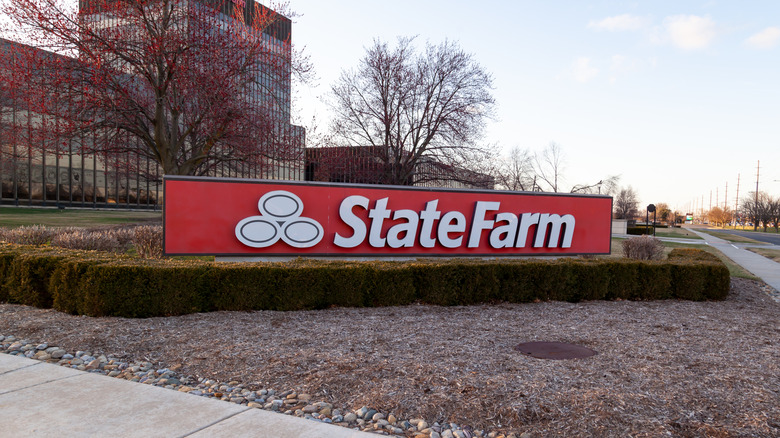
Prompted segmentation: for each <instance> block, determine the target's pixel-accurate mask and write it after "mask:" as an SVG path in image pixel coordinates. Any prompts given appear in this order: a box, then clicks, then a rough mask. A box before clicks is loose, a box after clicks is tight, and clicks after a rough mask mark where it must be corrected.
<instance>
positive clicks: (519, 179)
mask: <svg viewBox="0 0 780 438" xmlns="http://www.w3.org/2000/svg"><path fill="white" fill-rule="evenodd" d="M495 174H496V184H497V185H498V186H499V187H500V188H502V189H504V190H515V191H518V190H519V191H530V190H533V184H534V181H535V176H536V174H535V173H534V161H533V154H531V152H530V151H528V149H521V148H520V147H519V146H515V147H513V148H512V149H511V150H510V151H509V156H508V157H507V158H506V159H504V160H501V161H500V162H499V163H498V164H497V166H496V172H495Z"/></svg>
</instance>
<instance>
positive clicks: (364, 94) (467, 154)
mask: <svg viewBox="0 0 780 438" xmlns="http://www.w3.org/2000/svg"><path fill="white" fill-rule="evenodd" d="M413 42H414V39H413V38H399V40H398V43H397V45H396V46H395V47H390V46H389V45H388V44H387V43H385V42H381V41H379V40H375V41H374V44H373V45H372V46H371V47H369V48H368V49H367V51H366V55H365V56H364V57H363V59H361V60H360V62H359V64H358V66H357V68H355V69H352V70H346V71H343V72H342V74H341V77H340V78H339V79H338V80H337V81H336V83H335V84H333V86H332V87H331V93H330V99H329V102H328V103H329V105H330V106H331V108H332V109H333V112H334V114H333V119H332V125H331V133H332V136H331V143H332V144H333V145H335V146H351V147H362V148H366V151H370V152H371V153H372V154H374V159H375V160H376V161H378V162H380V163H382V166H381V168H382V172H383V175H382V178H381V179H382V181H383V182H384V183H386V184H400V185H411V184H421V183H424V182H426V181H427V180H429V179H437V178H439V177H440V175H430V176H429V175H427V173H426V171H425V167H426V166H420V165H419V164H420V163H423V162H426V160H427V162H428V163H434V162H435V163H437V165H436V166H449V167H450V168H453V169H456V168H464V167H465V168H471V166H469V164H470V163H471V162H473V161H474V160H481V159H483V158H484V157H485V156H486V155H488V154H487V153H488V152H489V151H487V150H486V147H481V146H478V145H477V141H478V140H479V139H480V137H481V135H482V132H483V129H484V126H485V122H486V120H487V119H488V118H489V117H491V115H492V112H493V108H494V105H495V101H494V98H493V95H492V93H491V90H492V83H493V80H492V77H491V76H490V74H488V73H487V72H485V70H484V69H483V68H482V67H481V66H480V65H479V64H478V63H477V62H476V61H475V60H474V57H473V56H472V55H471V54H468V53H466V52H464V51H463V50H462V49H461V48H460V47H459V46H458V45H457V44H455V43H453V42H451V41H445V42H443V43H441V44H438V45H432V44H427V45H426V47H425V50H424V51H423V52H422V53H418V52H417V51H416V50H415V47H414V44H413ZM427 167H430V166H427ZM456 173H457V172H456Z"/></svg>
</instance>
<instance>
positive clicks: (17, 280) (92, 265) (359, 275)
mask: <svg viewBox="0 0 780 438" xmlns="http://www.w3.org/2000/svg"><path fill="white" fill-rule="evenodd" d="M0 275H2V277H0V278H2V281H0V301H2V302H12V303H20V304H26V305H32V306H37V307H52V308H55V309H57V310H60V311H63V312H68V313H72V314H82V315H92V316H103V315H111V316H123V317H151V316H166V315H181V314H187V313H193V312H209V311H218V310H234V311H235V310H243V311H246V310H266V309H267V310H304V309H323V308H327V307H331V306H340V307H364V306H398V305H407V304H412V303H425V304H438V305H469V304H476V303H491V302H501V301H506V302H518V303H521V302H533V301H546V300H560V301H570V302H577V301H582V300H602V299H604V300H615V299H630V300H657V299H671V298H681V299H689V300H708V299H724V298H725V297H726V295H727V294H728V290H729V286H730V281H729V273H728V269H727V268H726V266H725V265H724V264H723V263H722V262H721V261H720V260H719V259H718V258H717V257H716V256H714V255H712V254H710V253H707V252H705V251H701V250H694V249H675V250H673V251H672V252H671V253H670V255H669V257H668V259H666V260H662V261H639V260H629V259H614V258H570V257H568V258H559V259H521V260H515V259H512V260H507V259H497V260H481V259H445V260H439V259H437V260H416V261H410V262H394V261H371V262H351V261H317V260H307V259H298V260H293V261H290V262H284V263H282V262H279V263H216V262H207V261H202V260H156V259H143V260H142V259H137V258H130V257H128V256H119V255H115V254H108V253H99V252H94V251H74V250H65V249H60V248H51V247H30V246H22V245H13V244H0Z"/></svg>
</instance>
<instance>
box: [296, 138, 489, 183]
mask: <svg viewBox="0 0 780 438" xmlns="http://www.w3.org/2000/svg"><path fill="white" fill-rule="evenodd" d="M380 153H381V147H379V146H360V147H353V146H338V147H316V148H306V174H305V179H306V181H322V182H340V183H355V184H387V183H388V182H387V181H388V179H389V176H388V175H389V173H390V172H391V170H392V169H391V166H392V164H391V163H390V164H388V163H385V162H384V160H382V159H380V158H379V156H380ZM405 185H414V186H422V187H443V188H469V189H487V190H493V188H494V186H495V179H494V178H493V177H492V176H490V175H486V174H483V173H479V172H474V171H472V170H468V169H464V168H456V167H453V166H449V165H445V164H443V163H440V162H438V161H436V160H434V159H430V158H423V159H421V160H420V161H419V162H418V164H417V168H416V169H415V171H414V173H413V174H412V175H411V176H410V178H409V180H408V181H406V182H405Z"/></svg>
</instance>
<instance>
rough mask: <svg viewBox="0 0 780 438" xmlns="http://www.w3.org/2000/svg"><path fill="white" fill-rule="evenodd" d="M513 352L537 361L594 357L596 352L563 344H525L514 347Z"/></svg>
mask: <svg viewBox="0 0 780 438" xmlns="http://www.w3.org/2000/svg"><path fill="white" fill-rule="evenodd" d="M515 350H517V351H519V352H521V353H523V354H525V355H527V356H531V357H535V358H537V359H553V360H561V359H579V358H583V357H590V356H594V355H595V354H596V352H595V351H594V350H591V349H590V348H585V347H582V346H579V345H574V344H567V343H565V342H526V343H524V344H520V345H518V346H516V347H515Z"/></svg>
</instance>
